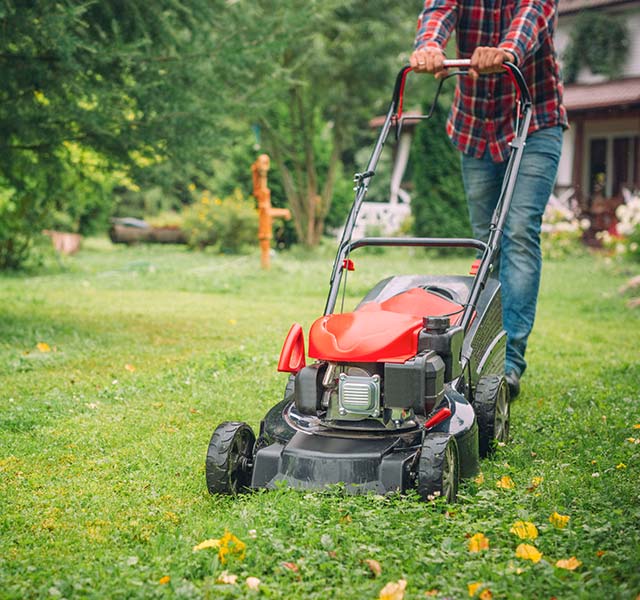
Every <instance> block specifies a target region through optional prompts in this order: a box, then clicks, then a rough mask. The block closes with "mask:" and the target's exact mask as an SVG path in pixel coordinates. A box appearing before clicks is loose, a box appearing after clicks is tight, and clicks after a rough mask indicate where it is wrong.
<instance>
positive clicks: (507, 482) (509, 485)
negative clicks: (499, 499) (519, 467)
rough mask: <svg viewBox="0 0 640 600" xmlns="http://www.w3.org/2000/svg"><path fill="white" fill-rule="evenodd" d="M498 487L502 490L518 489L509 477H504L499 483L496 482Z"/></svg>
mask: <svg viewBox="0 0 640 600" xmlns="http://www.w3.org/2000/svg"><path fill="white" fill-rule="evenodd" d="M496 486H498V487H499V488H502V489H503V490H512V489H513V488H514V487H516V484H515V483H513V479H511V477H509V476H508V475H503V476H502V477H500V479H498V481H496Z"/></svg>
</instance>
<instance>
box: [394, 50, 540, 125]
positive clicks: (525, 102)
mask: <svg viewBox="0 0 640 600" xmlns="http://www.w3.org/2000/svg"><path fill="white" fill-rule="evenodd" d="M443 66H444V68H445V69H458V70H457V71H455V72H453V73H449V74H448V75H445V76H444V77H442V78H440V82H439V85H438V89H437V91H436V97H435V98H434V101H433V105H432V108H431V110H430V111H429V116H431V113H432V112H433V108H434V106H435V103H436V101H437V99H438V96H439V95H440V89H441V88H442V84H443V82H444V81H445V80H446V79H448V78H449V77H453V76H454V75H461V74H464V73H466V72H467V71H468V70H469V69H470V68H471V59H469V58H457V59H448V60H445V61H444V63H443ZM502 66H503V68H504V70H505V71H506V72H507V73H508V75H509V77H510V79H511V81H512V82H513V84H514V86H515V88H516V93H517V96H518V101H519V102H520V104H521V111H522V109H523V108H524V106H531V95H530V94H529V88H528V87H527V82H526V81H525V79H524V76H523V75H522V71H520V69H518V67H516V65H514V64H513V63H510V62H505V63H502ZM411 71H413V68H412V67H410V66H408V65H407V66H406V67H403V68H402V69H401V70H400V72H399V73H398V76H397V77H396V85H395V89H394V92H393V103H394V105H395V114H396V119H398V120H399V119H400V118H401V117H402V106H403V103H404V86H405V83H406V80H407V75H408V74H409V73H410V72H411ZM521 111H520V112H521Z"/></svg>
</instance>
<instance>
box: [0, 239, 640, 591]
mask: <svg viewBox="0 0 640 600" xmlns="http://www.w3.org/2000/svg"><path fill="white" fill-rule="evenodd" d="M98 244H99V243H98V242H97V241H94V240H89V241H88V243H87V249H86V250H83V251H82V252H81V253H80V254H79V255H77V256H75V257H73V258H71V259H70V270H69V271H67V272H66V273H61V274H58V275H55V276H54V275H50V276H48V277H36V278H26V277H14V276H7V275H2V276H0V303H1V305H2V307H3V310H2V312H1V314H0V382H1V384H2V389H3V390H6V391H5V393H3V394H2V396H1V397H0V408H1V411H0V506H2V510H0V531H2V535H0V590H2V592H1V593H0V596H2V597H3V599H4V598H7V599H10V600H13V599H15V600H18V599H23V598H46V597H51V598H54V597H66V598H127V599H129V598H131V599H138V598H140V599H147V598H164V597H167V598H172V597H176V598H216V599H217V598H221V599H224V598H253V597H255V598H262V597H264V598H305V599H309V600H325V599H326V598H327V597H336V598H347V599H348V598H377V597H378V595H379V593H380V590H381V589H382V587H383V586H384V585H385V584H386V583H387V582H388V581H397V580H398V579H401V578H404V579H406V580H407V582H408V585H407V592H406V595H405V598H407V599H409V598H411V599H414V598H425V595H424V594H425V592H426V591H429V590H433V589H437V590H439V592H438V595H437V596H435V597H436V598H460V599H461V598H469V595H468V591H467V585H468V584H469V583H471V582H483V583H484V584H485V585H486V586H487V587H489V588H490V589H491V590H492V593H493V598H509V599H514V600H519V599H531V598H551V597H552V596H555V597H557V598H585V599H586V598H635V597H636V596H637V594H638V591H639V590H640V571H639V570H638V548H639V547H640V530H639V528H638V523H639V520H640V507H639V505H638V475H639V466H638V465H639V459H640V444H637V443H635V442H633V441H629V438H631V439H632V440H636V439H640V430H638V429H634V428H633V426H634V425H635V424H640V415H639V412H638V393H639V384H638V382H639V381H640V369H639V367H638V361H637V347H638V340H637V332H638V327H639V326H640V313H639V312H638V311H627V310H626V309H625V306H624V303H625V299H624V298H621V297H620V296H619V295H618V293H617V289H618V287H619V286H620V285H622V284H623V283H624V281H625V280H626V279H627V278H628V270H627V269H626V268H625V271H624V272H618V271H616V270H612V269H611V267H610V266H607V265H606V264H605V263H603V262H602V261H600V260H598V259H597V258H594V257H593V256H589V257H582V258H580V259H572V260H568V261H554V262H552V263H549V264H547V265H546V267H545V274H544V277H543V280H542V290H541V297H540V303H539V308H538V315H537V322H536V328H535V329H534V333H533V337H532V339H531V341H530V344H529V349H528V357H529V359H530V360H529V368H528V370H527V374H526V377H525V378H524V379H523V391H522V393H521V396H520V397H519V398H518V400H517V401H516V402H515V403H513V404H512V406H511V414H512V422H511V438H512V439H511V441H510V442H509V443H508V444H507V445H506V446H505V447H501V448H498V449H497V451H496V454H495V456H494V457H493V458H490V459H487V460H483V461H482V471H483V474H484V482H483V483H476V482H474V481H467V482H466V483H465V484H463V486H462V487H461V490H460V496H461V498H460V502H459V503H458V504H457V505H456V506H454V507H447V506H445V505H444V504H443V503H442V502H441V501H438V502H434V503H431V504H425V503H422V502H419V501H418V500H417V499H416V498H415V496H413V495H408V496H398V495H392V496H389V497H381V496H376V495H372V494H371V495H366V496H352V495H350V494H347V493H345V492H344V491H343V490H341V489H340V488H339V487H337V488H334V489H332V490H330V491H328V492H326V493H311V492H307V491H304V492H296V491H292V490H287V489H277V490H272V491H268V492H259V493H251V494H244V495H241V496H238V497H235V498H229V497H221V496H219V497H210V496H209V495H208V494H207V492H206V490H205V482H204V454H205V452H206V448H207V444H208V442H209V438H210V436H211V433H212V431H213V428H214V427H215V426H216V425H217V424H218V423H220V422H221V421H225V420H245V421H247V422H249V423H250V424H251V426H252V427H253V428H254V429H257V427H258V425H259V421H260V419H261V418H262V416H263V415H264V414H265V412H266V411H267V410H268V409H269V408H270V407H271V406H272V405H273V404H275V402H277V401H278V400H280V399H281V397H282V392H283V389H284V386H285V382H286V375H283V374H281V373H277V372H276V370H275V365H276V363H277V357H278V353H279V352H280V347H281V344H282V340H283V338H284V336H285V334H286V332H287V329H288V327H289V326H290V323H291V320H292V318H295V319H296V320H298V319H299V320H300V322H301V323H303V324H304V325H305V329H307V327H308V325H310V324H311V322H312V321H313V320H314V319H315V318H317V316H318V315H319V314H320V313H321V311H322V306H323V304H324V300H325V293H326V285H327V277H328V274H329V269H330V264H331V259H330V257H325V258H322V259H320V258H318V257H317V256H312V255H308V254H307V255H306V256H305V257H304V259H293V258H292V257H291V258H290V257H289V255H287V257H286V258H285V257H282V256H280V257H279V259H278V260H276V261H274V263H273V268H272V269H271V271H269V272H268V273H267V272H261V271H260V269H259V267H258V264H259V259H258V257H257V256H256V255H252V256H249V257H236V256H233V257H226V256H212V255H210V254H202V253H192V252H187V251H185V250H183V249H180V248H177V247H172V248H165V247H154V248H153V251H151V250H150V249H149V248H147V247H143V246H140V247H136V248H123V247H109V246H108V245H106V243H104V244H102V243H101V242H100V245H98ZM354 258H355V259H356V260H357V270H356V271H355V272H354V273H350V274H349V285H350V287H349V290H348V294H349V295H348V298H347V301H348V302H351V303H352V305H353V303H355V302H356V301H357V299H358V298H360V297H362V295H363V293H365V291H366V288H367V287H370V286H372V285H373V284H375V282H376V281H378V280H379V279H381V278H383V277H384V276H386V275H388V274H391V273H427V272H429V273H432V272H434V273H435V272H437V273H451V272H466V271H467V270H468V264H469V260H467V259H465V260H458V259H455V260H446V261H444V260H430V259H429V258H428V257H427V258H425V256H424V254H419V255H412V254H411V253H409V252H402V253H400V254H394V253H393V252H392V251H389V252H388V253H386V254H385V255H383V256H378V255H376V256H371V257H362V258H356V257H354ZM352 283H355V284H356V286H357V287H359V288H361V291H362V294H361V293H360V291H359V292H358V294H357V295H356V294H354V293H352V292H353V290H354V287H353V286H351V284H352ZM123 297H126V302H123ZM612 340H615V343H613V342H612ZM38 342H46V343H48V344H49V346H50V347H51V351H50V352H44V353H43V352H40V351H38V349H37V348H36V344H37V343H38ZM125 365H131V366H133V367H134V368H135V371H131V370H128V369H126V368H125ZM503 475H509V476H510V477H511V478H512V480H513V481H514V483H515V487H514V488H513V489H511V490H508V489H500V488H498V487H496V485H495V484H496V481H498V480H499V479H500V478H501V477H502V476H503ZM534 477H539V478H542V482H540V483H539V485H538V487H537V488H536V489H531V488H533V485H532V479H533V478H534ZM555 511H557V512H558V513H560V514H563V515H568V516H570V521H569V523H568V525H567V527H566V528H565V529H556V528H554V527H553V526H552V525H551V523H550V522H549V516H550V515H551V514H552V513H553V512H555ZM517 520H526V521H531V522H533V523H534V524H535V525H536V527H537V528H538V531H539V532H540V535H539V537H538V538H537V539H536V540H534V541H532V542H530V543H532V544H535V545H536V547H537V548H538V549H539V550H540V551H541V552H542V553H543V558H542V560H541V561H540V562H539V563H537V564H535V565H534V564H532V563H531V562H529V561H524V560H521V559H518V558H516V556H515V548H516V547H517V545H518V544H519V543H520V542H521V541H522V540H519V539H518V538H516V537H515V536H514V534H512V533H510V531H509V530H510V528H511V527H512V525H513V523H514V522H515V521H517ZM225 529H228V530H229V531H231V532H232V533H233V534H235V535H236V536H237V537H238V538H239V539H240V540H242V541H243V542H244V543H246V545H247V552H246V558H245V560H244V561H242V562H240V561H239V560H237V559H236V560H234V561H233V562H231V563H230V564H228V565H225V566H223V565H221V564H220V563H219V561H217V560H216V558H215V556H216V554H215V550H206V551H201V552H195V553H194V552H193V551H192V548H193V547H194V546H195V545H196V544H198V543H200V542H202V541H203V540H207V539H210V538H220V537H221V536H222V535H223V534H224V531H225ZM480 532H481V533H484V534H485V535H486V536H487V538H488V539H489V543H490V546H489V549H488V550H485V551H483V552H478V553H473V554H471V553H470V552H469V551H468V542H469V536H472V535H474V534H476V533H480ZM571 556H575V557H576V558H577V559H578V560H580V561H581V562H582V563H583V564H582V566H581V567H580V568H578V569H577V570H576V571H574V572H568V571H562V570H561V569H558V568H556V567H554V564H555V561H556V560H558V559H561V558H569V557H571ZM366 559H375V560H377V561H378V562H379V563H380V565H381V567H382V575H381V576H380V577H378V578H373V577H372V575H371V573H370V572H369V570H368V568H367V566H366V564H364V563H363V561H364V560H366ZM284 562H292V563H296V565H297V567H298V572H293V571H291V570H289V569H287V568H286V567H284V566H283V564H282V563H284ZM225 568H226V569H228V570H229V572H230V573H232V574H235V575H238V582H237V584H235V585H218V584H216V583H215V579H216V578H217V577H218V576H219V575H220V573H221V571H222V569H225ZM165 576H169V577H170V578H171V579H170V581H169V583H167V584H165V585H161V584H160V583H159V581H160V579H161V578H162V577H165ZM247 576H254V577H258V578H260V580H261V581H262V584H261V588H262V594H254V593H252V592H250V591H249V590H248V589H247V587H246V585H245V579H246V577H247Z"/></svg>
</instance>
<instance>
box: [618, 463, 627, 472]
mask: <svg viewBox="0 0 640 600" xmlns="http://www.w3.org/2000/svg"><path fill="white" fill-rule="evenodd" d="M626 468H627V465H625V464H624V463H623V462H621V463H618V464H617V465H616V469H618V470H620V469H626Z"/></svg>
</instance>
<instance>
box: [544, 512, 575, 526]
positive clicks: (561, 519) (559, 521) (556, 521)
mask: <svg viewBox="0 0 640 600" xmlns="http://www.w3.org/2000/svg"><path fill="white" fill-rule="evenodd" d="M569 519H571V517H570V516H569V515H560V514H558V513H557V512H554V513H551V515H549V523H551V524H552V525H553V526H554V527H557V528H558V529H564V528H565V527H566V526H567V524H568V523H569Z"/></svg>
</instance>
